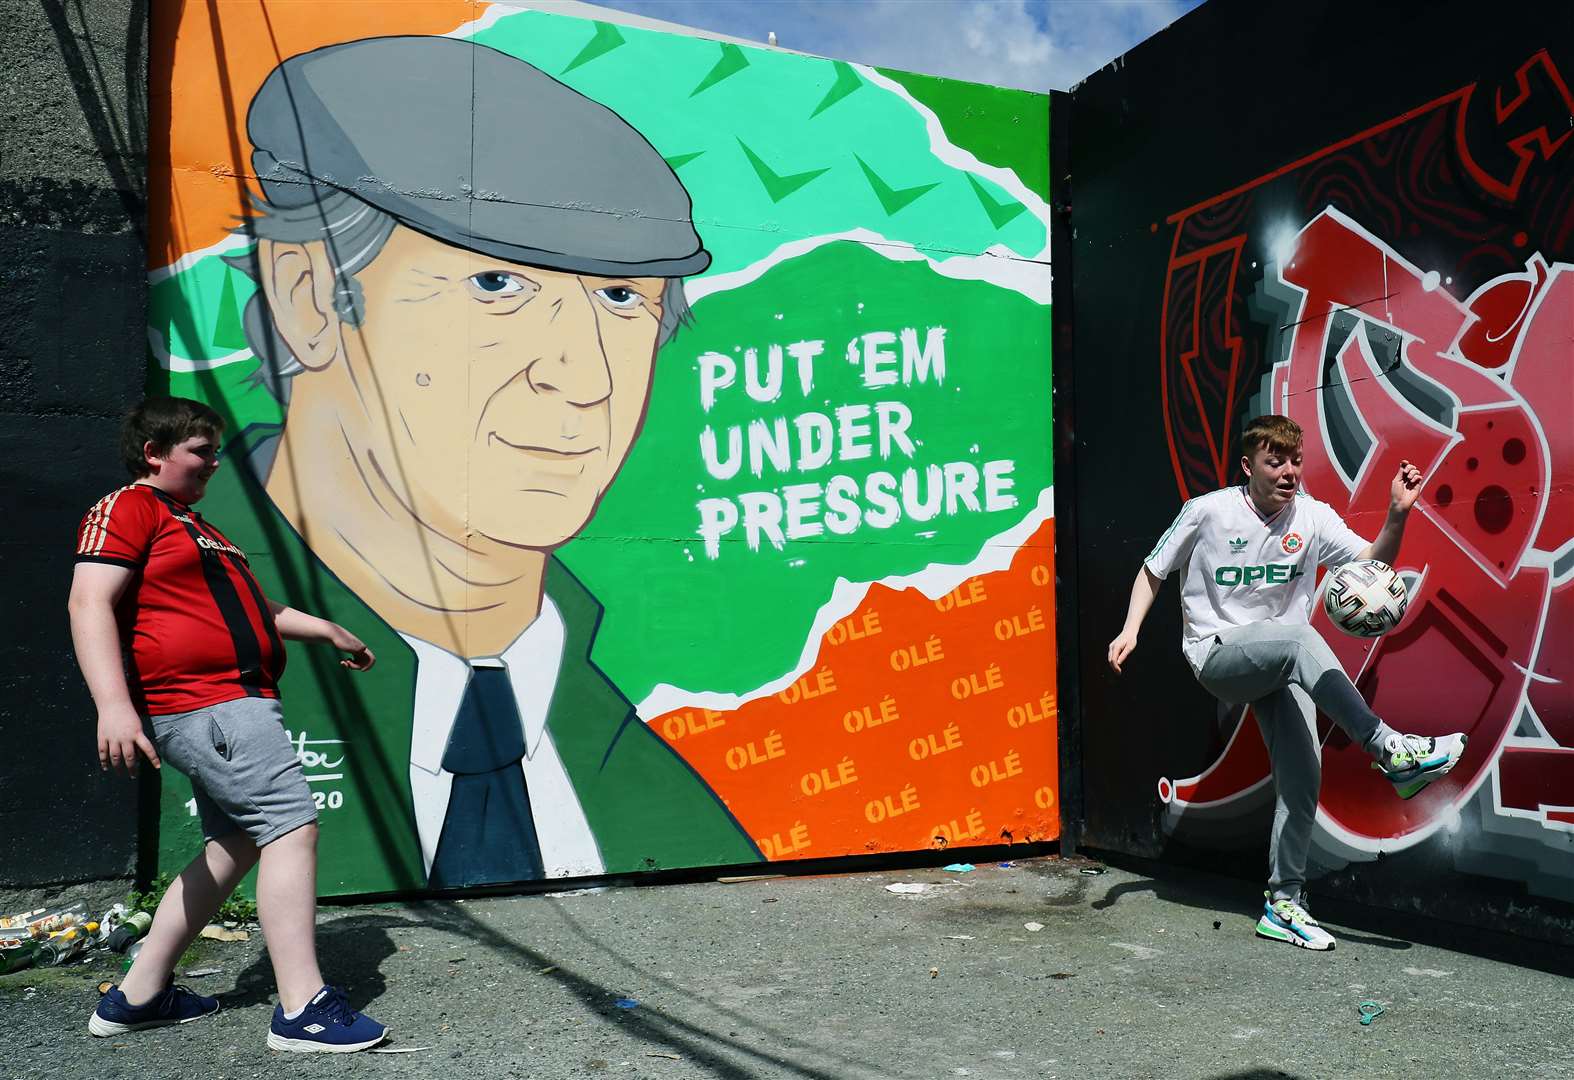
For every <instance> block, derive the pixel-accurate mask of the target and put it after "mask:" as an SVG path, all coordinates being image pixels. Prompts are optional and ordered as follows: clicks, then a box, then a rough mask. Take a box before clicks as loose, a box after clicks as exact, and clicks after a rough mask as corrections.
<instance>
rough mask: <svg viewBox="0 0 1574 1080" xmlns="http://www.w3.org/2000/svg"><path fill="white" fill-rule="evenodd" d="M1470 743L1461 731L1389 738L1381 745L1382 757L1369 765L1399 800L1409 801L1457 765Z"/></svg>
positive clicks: (1391, 736) (1392, 736)
mask: <svg viewBox="0 0 1574 1080" xmlns="http://www.w3.org/2000/svg"><path fill="white" fill-rule="evenodd" d="M1469 741H1470V739H1469V737H1468V736H1466V735H1465V734H1463V733H1461V732H1455V733H1454V734H1452V735H1439V736H1437V737H1436V738H1431V737H1429V736H1426V735H1390V736H1389V737H1388V741H1387V742H1386V743H1385V744H1384V745H1383V756H1382V758H1380V759H1379V760H1377V761H1374V762H1372V768H1374V769H1376V770H1378V771H1379V772H1381V773H1382V774H1383V775H1384V776H1386V777H1387V778H1388V781H1389V783H1391V784H1393V785H1394V792H1395V793H1396V794H1397V795H1398V796H1399V797H1400V798H1401V799H1411V798H1414V797H1415V796H1417V795H1419V794H1420V793H1421V791H1422V789H1423V788H1425V787H1426V786H1427V785H1428V784H1430V783H1431V782H1432V781H1433V780H1436V779H1437V778H1438V777H1440V776H1442V775H1444V774H1445V773H1447V772H1448V770H1450V769H1452V768H1453V767H1454V766H1455V765H1457V764H1458V763H1459V759H1460V758H1461V757H1463V756H1464V754H1465V744H1466V743H1468V742H1469Z"/></svg>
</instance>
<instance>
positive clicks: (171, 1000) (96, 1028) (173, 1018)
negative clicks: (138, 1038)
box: [87, 983, 219, 1038]
mask: <svg viewBox="0 0 1574 1080" xmlns="http://www.w3.org/2000/svg"><path fill="white" fill-rule="evenodd" d="M218 1011H219V999H218V998H210V997H203V996H202V995H201V994H196V993H193V992H192V991H190V990H188V989H186V988H185V987H184V986H177V985H176V984H174V983H170V984H169V986H167V987H165V988H164V992H163V993H162V994H159V995H158V996H157V997H155V998H154V999H153V1000H152V1001H150V1002H148V1003H147V1004H146V1005H133V1004H131V1003H130V1002H129V1001H127V1000H126V995H125V994H122V993H121V992H120V987H118V986H113V987H110V989H109V992H108V993H106V994H105V995H104V996H103V997H101V998H99V999H98V1008H96V1009H94V1010H93V1015H92V1016H90V1017H88V1021H87V1029H88V1030H89V1031H91V1032H92V1033H93V1034H94V1035H97V1036H99V1037H100V1038H107V1037H108V1036H110V1035H124V1034H125V1033H126V1032H128V1031H141V1030H142V1029H143V1028H156V1027H165V1026H167V1025H169V1024H189V1023H191V1022H192V1021H193V1020H201V1019H202V1018H203V1017H204V1016H212V1015H213V1014H214V1013H216V1012H218Z"/></svg>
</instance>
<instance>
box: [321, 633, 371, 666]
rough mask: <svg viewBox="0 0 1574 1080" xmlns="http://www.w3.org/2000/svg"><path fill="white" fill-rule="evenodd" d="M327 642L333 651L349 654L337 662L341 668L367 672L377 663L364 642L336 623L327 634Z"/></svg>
mask: <svg viewBox="0 0 1574 1080" xmlns="http://www.w3.org/2000/svg"><path fill="white" fill-rule="evenodd" d="M328 640H329V641H331V642H332V643H333V647H334V648H335V649H338V650H339V651H340V652H347V653H349V654H350V655H349V656H347V657H345V658H344V659H343V660H340V661H339V664H340V666H341V667H347V668H351V669H352V670H355V671H368V670H370V669H371V666H372V665H373V664H375V663H377V657H376V656H374V655H373V654H372V650H370V649H368V648H367V647H366V642H364V641H362V640H361V639H360V638H358V637H356V636H355V635H354V634H352V633H350V632H349V631H348V630H346V629H345V628H344V627H342V626H340V625H339V624H338V623H334V624H333V629H332V630H330V631H329V632H328Z"/></svg>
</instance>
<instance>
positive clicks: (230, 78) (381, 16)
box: [148, 0, 489, 267]
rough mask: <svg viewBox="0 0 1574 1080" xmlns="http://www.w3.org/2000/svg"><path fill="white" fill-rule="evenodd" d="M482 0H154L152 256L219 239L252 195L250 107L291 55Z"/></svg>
mask: <svg viewBox="0 0 1574 1080" xmlns="http://www.w3.org/2000/svg"><path fill="white" fill-rule="evenodd" d="M488 6H489V5H488V4H486V3H483V2H477V0H378V2H377V3H370V2H367V0H288V2H284V3H280V2H278V0H273V2H271V3H264V2H263V0H154V2H153V11H152V27H153V30H152V33H153V45H152V55H151V57H150V60H149V72H148V86H149V88H150V89H149V101H148V105H149V110H150V112H151V114H152V118H153V122H152V123H150V124H149V125H148V129H149V139H148V142H149V146H148V173H149V176H150V178H151V181H152V182H151V183H150V184H149V185H148V187H149V206H148V229H149V238H148V239H149V243H148V265H149V266H150V267H159V266H168V265H169V264H170V263H172V262H174V261H175V260H176V259H178V258H179V257H180V256H182V255H184V254H187V253H189V252H192V251H197V250H199V249H201V248H205V247H208V246H209V245H211V244H214V243H216V242H218V241H220V240H223V239H224V237H225V235H226V234H227V232H228V231H229V229H230V228H231V227H233V226H234V225H235V223H236V222H237V220H239V219H240V218H241V217H242V215H243V212H244V211H245V209H246V207H247V203H248V196H247V191H248V187H247V184H248V180H249V177H250V174H251V144H250V143H249V142H247V141H246V136H245V132H246V106H247V104H248V103H249V102H250V101H251V99H252V95H253V94H255V93H256V92H257V88H258V87H259V86H261V85H262V81H263V80H264V79H266V78H267V77H268V73H269V72H270V71H272V70H273V69H274V68H275V67H277V66H278V64H279V62H280V61H282V60H284V59H285V58H286V57H290V56H294V55H295V54H297V53H302V52H308V51H310V50H312V49H317V48H321V47H322V46H324V45H332V44H335V43H337V42H341V41H352V40H354V39H356V38H362V37H373V36H377V35H383V34H447V33H451V32H452V31H454V30H456V29H457V28H459V27H460V26H463V25H464V24H465V23H467V22H469V21H470V20H472V19H475V18H476V17H477V16H478V15H480V14H481V13H483V12H484V11H485V10H486V8H487V7H488Z"/></svg>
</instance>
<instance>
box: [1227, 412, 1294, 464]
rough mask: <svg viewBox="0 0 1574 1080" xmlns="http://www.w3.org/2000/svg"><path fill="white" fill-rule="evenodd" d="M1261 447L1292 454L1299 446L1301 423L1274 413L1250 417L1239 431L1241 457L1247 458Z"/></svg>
mask: <svg viewBox="0 0 1574 1080" xmlns="http://www.w3.org/2000/svg"><path fill="white" fill-rule="evenodd" d="M1263 448H1266V449H1268V450H1271V451H1274V452H1276V453H1280V454H1293V453H1294V452H1295V451H1297V450H1299V449H1300V448H1301V425H1300V424H1297V423H1296V422H1295V421H1294V420H1291V419H1290V418H1289V417H1288V416H1279V415H1277V414H1274V413H1270V414H1268V415H1267V416H1254V417H1252V418H1251V419H1250V420H1248V421H1247V422H1246V430H1245V431H1243V432H1241V457H1244V458H1249V457H1251V456H1253V455H1254V454H1256V453H1257V451H1258V450H1260V449H1263Z"/></svg>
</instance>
